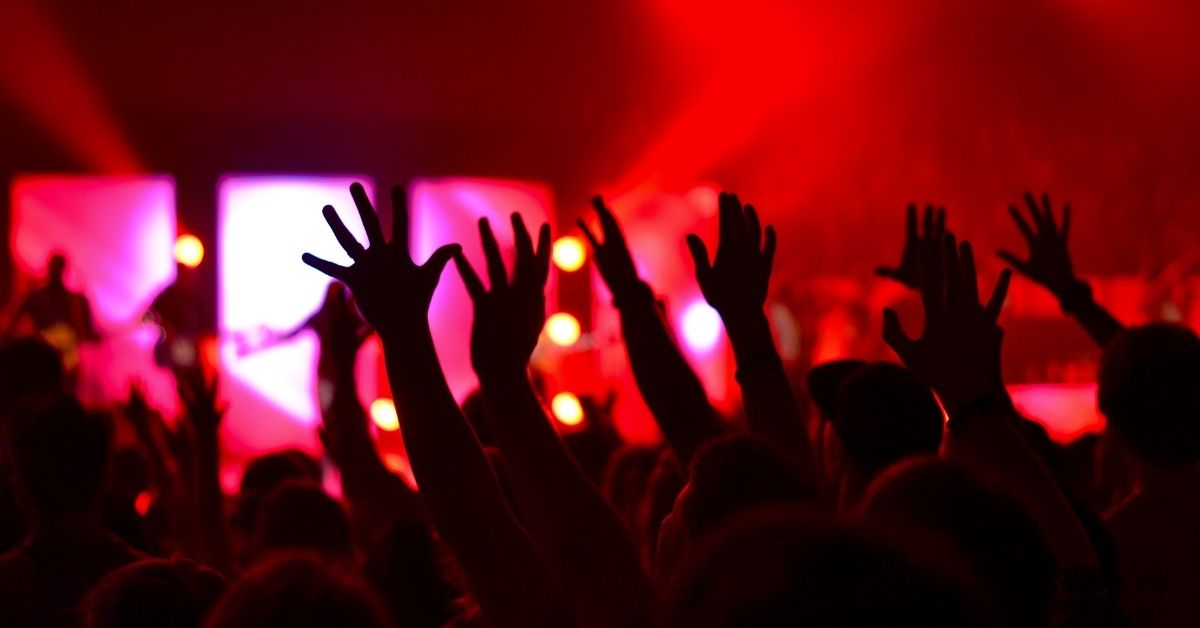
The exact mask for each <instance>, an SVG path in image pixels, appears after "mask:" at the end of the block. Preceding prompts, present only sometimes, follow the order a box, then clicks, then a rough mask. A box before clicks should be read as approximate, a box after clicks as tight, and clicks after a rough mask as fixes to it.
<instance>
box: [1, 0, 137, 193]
mask: <svg viewBox="0 0 1200 628" xmlns="http://www.w3.org/2000/svg"><path fill="white" fill-rule="evenodd" d="M0 91H2V92H3V93H4V94H5V95H6V96H7V97H8V98H9V99H10V100H11V101H13V102H14V103H16V104H17V105H18V107H19V108H20V109H21V110H23V111H24V112H25V114H26V115H27V116H29V119H30V120H32V121H33V122H34V123H35V124H37V125H38V126H40V127H42V128H43V129H44V130H45V131H46V132H47V133H49V134H50V135H51V136H52V137H53V138H54V139H55V140H57V141H58V142H59V143H60V144H62V146H63V147H64V148H66V149H67V150H68V151H69V152H70V153H71V155H72V156H73V157H74V158H75V159H77V160H79V163H80V165H81V166H84V167H85V168H87V169H89V170H93V171H96V172H101V173H105V174H131V173H138V172H141V171H142V170H143V168H142V166H141V163H140V160H139V159H138V158H137V156H136V155H135V153H134V151H133V148H132V147H131V146H130V145H129V143H128V142H126V141H125V138H124V137H123V135H122V133H121V131H120V129H119V128H118V125H117V123H116V121H115V120H114V119H113V117H112V115H111V114H110V113H109V111H108V110H107V108H106V106H105V103H104V101H103V99H102V98H101V96H100V93H99V90H97V89H96V87H95V85H94V84H93V83H92V81H91V80H90V78H89V77H88V76H87V73H86V72H85V71H84V68H83V66H82V65H81V64H80V63H79V60H78V59H77V58H76V57H75V55H74V53H72V51H71V49H70V45H69V44H68V42H67V40H66V37H65V36H64V35H63V33H62V30H61V29H60V28H59V27H58V25H57V24H55V23H54V21H53V19H52V18H51V17H50V16H49V15H48V14H47V13H46V11H45V9H44V8H43V7H42V6H40V5H39V4H38V3H37V2H36V1H34V0H5V1H4V2H0Z"/></svg>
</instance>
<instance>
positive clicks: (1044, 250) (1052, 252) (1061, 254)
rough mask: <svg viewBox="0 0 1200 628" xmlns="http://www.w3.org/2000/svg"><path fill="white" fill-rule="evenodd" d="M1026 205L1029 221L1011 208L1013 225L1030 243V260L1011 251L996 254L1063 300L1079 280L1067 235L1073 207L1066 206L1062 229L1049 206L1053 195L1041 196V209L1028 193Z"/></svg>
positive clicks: (1064, 207) (1064, 206)
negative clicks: (1073, 266)
mask: <svg viewBox="0 0 1200 628" xmlns="http://www.w3.org/2000/svg"><path fill="white" fill-rule="evenodd" d="M1025 204H1026V205H1027V206H1028V209H1029V218H1030V221H1032V224H1030V221H1026V220H1025V217H1024V216H1022V215H1021V212H1020V211H1019V210H1018V209H1017V208H1016V207H1015V206H1011V205H1010V206H1009V208H1008V211H1009V213H1010V214H1012V217H1013V222H1015V223H1016V224H1017V229H1019V230H1020V231H1021V235H1023V236H1025V242H1026V243H1028V244H1029V258H1028V259H1027V260H1021V259H1019V258H1018V257H1017V256H1016V255H1013V254H1012V253H1010V252H1008V251H1000V252H998V253H997V255H999V256H1000V258H1001V259H1003V260H1004V261H1006V262H1008V263H1009V264H1010V265H1011V266H1012V267H1013V268H1015V269H1016V270H1017V272H1019V273H1021V274H1022V275H1025V276H1026V277H1029V278H1030V279H1032V280H1034V281H1035V282H1037V283H1039V284H1041V285H1042V286H1045V287H1046V288H1048V289H1049V290H1050V291H1051V292H1053V293H1054V294H1055V295H1056V296H1059V297H1060V298H1062V297H1063V295H1067V294H1069V293H1070V292H1071V290H1072V289H1073V288H1075V286H1077V285H1078V283H1079V279H1078V278H1077V277H1076V276H1075V270H1074V269H1073V268H1072V266H1071V253H1070V251H1069V250H1068V248H1067V236H1068V234H1069V233H1070V231H1071V206H1070V205H1069V204H1067V205H1063V213H1062V226H1061V227H1060V226H1059V225H1058V224H1057V223H1056V222H1055V220H1054V208H1053V207H1052V206H1051V205H1050V196H1049V195H1048V194H1043V195H1042V205H1041V206H1040V207H1039V206H1038V203H1037V201H1036V200H1035V199H1034V198H1033V194H1030V193H1029V192H1026V193H1025Z"/></svg>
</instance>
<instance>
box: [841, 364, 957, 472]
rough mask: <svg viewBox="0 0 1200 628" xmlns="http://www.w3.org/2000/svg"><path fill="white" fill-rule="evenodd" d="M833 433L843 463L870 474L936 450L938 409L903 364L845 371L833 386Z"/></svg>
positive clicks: (939, 433)
mask: <svg viewBox="0 0 1200 628" xmlns="http://www.w3.org/2000/svg"><path fill="white" fill-rule="evenodd" d="M836 407H837V414H836V415H834V416H833V419H832V423H831V424H832V427H833V433H834V434H836V435H837V438H838V442H839V443H840V445H841V450H842V453H843V454H844V455H845V460H846V462H848V463H849V465H850V466H851V467H852V468H853V469H854V470H856V471H857V472H858V473H859V474H861V476H862V477H865V478H871V477H874V476H875V474H877V473H879V472H880V471H882V470H883V469H885V468H887V467H888V466H890V465H892V464H894V463H896V462H898V461H899V460H901V459H903V458H906V457H908V456H915V455H921V454H936V453H937V451H938V447H940V446H941V443H942V423H943V417H942V410H941V408H940V407H939V406H938V403H937V400H936V399H934V397H933V392H932V391H931V390H929V387H928V386H926V385H924V384H922V383H921V382H920V381H918V380H917V378H916V376H915V375H913V374H912V372H911V371H909V370H908V369H906V368H904V367H902V366H899V365H896V364H888V363H884V362H878V363H874V364H867V365H864V366H862V367H860V368H858V369H855V370H854V371H853V372H851V373H849V374H847V375H846V377H845V379H844V381H843V382H842V385H841V387H840V389H839V390H838V401H837V406H836Z"/></svg>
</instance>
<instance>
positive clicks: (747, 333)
mask: <svg viewBox="0 0 1200 628" xmlns="http://www.w3.org/2000/svg"><path fill="white" fill-rule="evenodd" d="M722 319H723V320H724V321H725V329H726V331H727V333H728V334H729V342H730V344H731V345H732V346H733V355H734V361H735V362H736V364H737V380H738V384H739V385H740V386H741V389H742V403H743V404H744V405H745V408H746V421H747V423H748V424H749V426H750V431H751V432H753V433H754V434H756V435H758V436H761V437H763V438H765V439H767V440H769V441H771V442H773V443H775V444H777V445H779V446H781V447H784V448H785V449H788V450H789V451H791V452H793V453H794V454H796V455H797V456H798V457H799V458H800V459H801V461H802V462H803V463H804V464H805V465H807V466H809V470H810V471H812V469H811V460H810V456H809V451H810V449H809V447H808V433H807V432H806V431H805V424H804V413H803V411H802V409H801V407H800V403H799V402H798V401H797V399H796V395H795V392H794V391H793V390H792V385H791V382H790V381H788V376H787V371H786V370H785V369H784V368H783V361H782V360H781V359H780V358H779V352H778V350H776V348H775V341H774V338H772V337H771V328H770V325H769V324H768V322H767V317H766V315H765V314H764V313H763V312H762V310H761V309H760V310H757V311H752V312H745V313H739V314H736V315H725V314H722Z"/></svg>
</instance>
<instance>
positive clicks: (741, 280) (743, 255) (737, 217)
mask: <svg viewBox="0 0 1200 628" xmlns="http://www.w3.org/2000/svg"><path fill="white" fill-rule="evenodd" d="M719 211H720V218H719V219H720V229H719V231H720V240H719V241H718V243H717V254H716V256H715V257H714V258H713V259H712V261H711V262H710V261H709V256H708V249H707V248H705V246H704V241H703V240H701V239H700V238H699V236H696V235H694V234H692V235H688V237H687V244H688V249H689V250H690V251H691V253H692V259H693V261H694V262H695V264H696V282H697V283H699V284H700V292H701V293H703V294H704V298H705V300H707V301H708V303H709V305H711V306H712V307H713V308H714V309H716V310H717V312H718V313H719V314H720V315H721V320H723V321H724V322H725V331H726V332H727V333H728V334H729V341H730V343H731V344H732V345H733V355H734V359H735V360H736V361H737V381H738V384H740V385H741V388H742V403H743V404H744V405H745V407H746V420H747V422H748V423H749V425H750V431H751V432H753V433H754V434H756V435H758V436H761V437H763V438H765V439H767V440H769V441H771V442H773V443H775V444H776V445H778V446H780V447H783V448H785V449H787V450H789V451H791V452H792V453H793V454H795V455H796V456H797V457H798V458H799V459H800V460H801V462H802V464H804V465H805V467H806V468H807V469H808V470H809V472H810V473H812V474H813V476H812V477H815V470H814V469H813V464H812V456H811V453H810V452H811V449H810V448H809V445H808V433H807V431H806V430H805V427H804V425H805V424H804V415H803V411H802V409H801V407H800V404H799V403H798V402H797V401H796V395H795V393H794V392H793V391H792V386H791V383H790V382H789V381H788V376H787V371H785V370H784V368H783V361H782V360H780V358H779V352H778V351H777V350H776V348H775V340H774V339H773V338H772V337H771V328H770V325H769V323H768V322H767V315H766V313H765V311H764V310H763V306H764V305H765V303H766V300H767V284H768V283H769V282H770V279H771V264H772V262H773V261H774V258H775V229H774V228H773V227H770V226H768V227H767V228H766V230H765V238H764V230H763V228H762V226H761V224H760V223H759V220H758V212H756V211H755V209H754V207H753V206H750V205H746V206H745V207H743V206H742V203H741V201H739V200H738V197H737V196H736V195H734V194H728V193H722V194H721V196H720V200H719Z"/></svg>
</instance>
